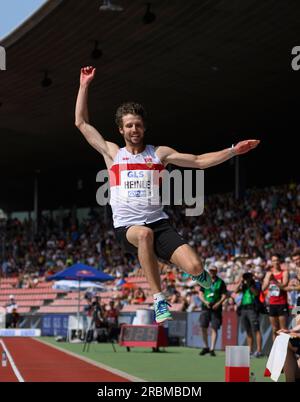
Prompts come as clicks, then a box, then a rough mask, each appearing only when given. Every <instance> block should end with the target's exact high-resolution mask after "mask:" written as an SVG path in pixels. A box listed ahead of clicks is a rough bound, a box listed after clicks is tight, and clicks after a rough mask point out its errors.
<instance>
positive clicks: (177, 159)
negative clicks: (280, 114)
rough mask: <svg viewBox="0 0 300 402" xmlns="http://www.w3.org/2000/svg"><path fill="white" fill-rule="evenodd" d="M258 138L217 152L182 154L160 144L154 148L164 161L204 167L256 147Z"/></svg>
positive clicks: (191, 166) (184, 165) (217, 163)
mask: <svg viewBox="0 0 300 402" xmlns="http://www.w3.org/2000/svg"><path fill="white" fill-rule="evenodd" d="M259 143H260V140H245V141H241V142H239V143H237V144H236V145H235V146H234V147H232V148H226V149H223V150H222V151H218V152H209V153H207V154H202V155H192V154H182V153H179V152H177V151H175V149H173V148H170V147H164V146H160V147H158V148H157V149H156V154H157V156H158V157H159V158H160V160H161V161H162V163H164V165H167V164H168V163H172V164H173V165H177V166H181V167H188V168H197V169H206V168H209V167H211V166H215V165H219V164H220V163H223V162H225V161H227V160H228V159H230V158H232V157H233V156H236V155H242V154H245V153H246V152H249V151H250V150H251V149H254V148H256V147H257V145H258V144H259Z"/></svg>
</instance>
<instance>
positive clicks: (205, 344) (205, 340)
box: [201, 327, 208, 348]
mask: <svg viewBox="0 0 300 402" xmlns="http://www.w3.org/2000/svg"><path fill="white" fill-rule="evenodd" d="M201 330H202V338H203V342H204V347H205V348H208V336H207V328H204V327H201Z"/></svg>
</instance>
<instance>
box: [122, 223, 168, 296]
mask: <svg viewBox="0 0 300 402" xmlns="http://www.w3.org/2000/svg"><path fill="white" fill-rule="evenodd" d="M126 236H127V240H128V241H129V242H130V243H131V244H133V245H134V246H135V247H137V249H138V258H139V261H140V264H141V267H142V269H143V272H144V273H145V276H146V279H147V281H148V284H149V286H150V289H151V291H152V293H153V294H155V293H160V292H161V283H160V275H159V268H158V261H157V257H156V255H155V253H154V248H153V240H154V236H153V231H152V230H151V229H149V228H147V227H143V226H131V227H130V228H129V229H128V230H127V233H126Z"/></svg>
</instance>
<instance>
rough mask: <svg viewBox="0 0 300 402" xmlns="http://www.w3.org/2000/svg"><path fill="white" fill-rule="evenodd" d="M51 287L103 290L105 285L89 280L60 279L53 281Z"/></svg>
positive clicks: (74, 289) (75, 289) (58, 288)
mask: <svg viewBox="0 0 300 402" xmlns="http://www.w3.org/2000/svg"><path fill="white" fill-rule="evenodd" d="M52 288H53V289H56V290H65V291H67V292H70V291H77V292H78V291H79V290H87V289H95V290H99V291H101V290H105V286H104V285H103V284H101V283H97V282H91V281H73V280H61V281H56V282H54V284H53V286H52Z"/></svg>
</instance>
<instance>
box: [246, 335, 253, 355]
mask: <svg viewBox="0 0 300 402" xmlns="http://www.w3.org/2000/svg"><path fill="white" fill-rule="evenodd" d="M246 337H247V345H248V346H249V348H250V353H252V352H253V350H252V349H253V336H252V333H251V332H249V333H248V332H247V335H246Z"/></svg>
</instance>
